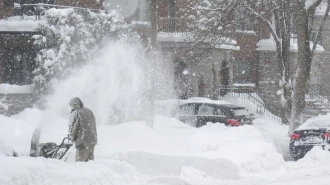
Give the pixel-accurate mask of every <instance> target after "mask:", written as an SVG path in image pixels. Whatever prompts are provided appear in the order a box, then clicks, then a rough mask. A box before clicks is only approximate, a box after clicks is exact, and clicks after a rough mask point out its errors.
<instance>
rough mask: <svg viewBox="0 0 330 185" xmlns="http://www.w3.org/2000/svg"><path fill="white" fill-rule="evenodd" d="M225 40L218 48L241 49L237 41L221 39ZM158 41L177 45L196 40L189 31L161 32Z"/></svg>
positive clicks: (187, 43)
mask: <svg viewBox="0 0 330 185" xmlns="http://www.w3.org/2000/svg"><path fill="white" fill-rule="evenodd" d="M221 40H223V42H222V43H221V44H218V45H216V46H215V48H217V49H224V50H239V46H236V44H237V42H236V41H235V40H233V39H230V38H223V39H221ZM157 41H158V42H162V43H175V44H176V46H177V45H178V44H179V43H184V44H183V45H185V46H187V45H189V44H191V43H193V42H194V39H193V37H192V35H191V34H189V33H188V32H171V33H169V32H159V33H158V35H157Z"/></svg>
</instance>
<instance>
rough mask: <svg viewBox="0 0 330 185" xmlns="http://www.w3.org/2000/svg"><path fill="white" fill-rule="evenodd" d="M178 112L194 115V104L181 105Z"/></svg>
mask: <svg viewBox="0 0 330 185" xmlns="http://www.w3.org/2000/svg"><path fill="white" fill-rule="evenodd" d="M179 114H180V115H194V114H195V105H194V104H189V105H183V106H182V107H181V108H180V111H179Z"/></svg>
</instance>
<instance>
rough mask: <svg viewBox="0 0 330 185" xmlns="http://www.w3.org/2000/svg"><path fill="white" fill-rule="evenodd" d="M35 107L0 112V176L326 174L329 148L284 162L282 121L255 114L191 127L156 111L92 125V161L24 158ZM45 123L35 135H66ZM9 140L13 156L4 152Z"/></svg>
mask: <svg viewBox="0 0 330 185" xmlns="http://www.w3.org/2000/svg"><path fill="white" fill-rule="evenodd" d="M42 114H43V112H41V111H39V110H36V109H26V110H25V111H24V112H22V113H21V114H19V115H16V116H13V117H11V118H8V117H4V116H0V126H1V128H2V129H1V131H0V149H1V150H0V151H1V152H0V174H1V175H0V184H141V185H142V184H170V185H179V184H191V185H193V184H219V183H226V184H240V183H245V184H271V183H274V184H276V183H278V184H282V183H287V182H286V181H291V182H292V184H293V183H295V182H296V179H297V178H298V179H299V178H305V176H310V177H309V179H313V180H315V179H316V178H318V177H321V178H320V179H327V177H326V175H327V174H329V169H330V168H329V164H330V162H329V160H328V159H329V157H330V154H329V153H328V152H324V151H323V150H320V149H317V148H316V149H313V150H312V151H311V152H309V153H308V154H307V156H306V157H305V158H304V159H301V160H299V161H298V162H285V161H284V159H283V156H282V155H286V153H287V148H288V138H287V136H286V131H287V129H288V128H287V127H286V126H280V125H277V124H275V123H271V122H268V121H264V120H262V119H258V120H255V121H254V125H253V126H242V127H226V126H224V125H222V124H209V125H207V126H205V127H202V128H194V127H190V126H188V125H185V124H183V123H181V122H179V121H178V120H176V119H174V118H170V117H165V116H161V115H158V116H156V117H155V125H154V129H153V130H152V129H150V128H149V127H147V126H146V125H145V123H144V122H143V121H135V122H127V123H123V124H120V125H113V126H111V125H98V135H99V144H98V145H97V147H96V151H95V152H96V156H95V158H96V159H95V161H91V162H88V163H74V162H73V161H74V155H75V151H73V152H72V153H71V155H70V156H69V159H68V160H67V162H64V161H59V160H55V159H45V158H31V157H29V156H28V154H29V146H30V139H31V135H32V133H33V130H34V128H35V127H36V122H38V121H40V120H42V116H43V115H42ZM66 126H67V125H66V124H64V123H63V127H66ZM45 127H50V128H52V129H51V132H48V131H49V129H47V128H45V129H44V132H43V133H42V142H49V141H54V142H57V143H59V142H60V140H59V139H60V138H61V137H63V136H64V135H65V132H63V129H62V128H56V127H52V126H51V125H48V126H45ZM54 138H59V139H57V140H53V139H54ZM10 148H11V149H14V150H16V151H17V152H18V154H19V155H20V157H17V158H16V157H12V156H8V155H10V154H11V153H10V152H8V151H9V150H10ZM298 181H299V180H298ZM298 181H297V182H298ZM306 182H309V181H306ZM289 184H290V183H289ZM302 184H304V183H302ZM305 184H308V183H305ZM320 184H322V181H321V182H320ZM325 184H326V183H325Z"/></svg>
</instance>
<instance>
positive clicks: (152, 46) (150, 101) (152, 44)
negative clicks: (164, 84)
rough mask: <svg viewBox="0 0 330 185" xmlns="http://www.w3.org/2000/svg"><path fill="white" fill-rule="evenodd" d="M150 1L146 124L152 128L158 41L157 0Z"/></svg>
mask: <svg viewBox="0 0 330 185" xmlns="http://www.w3.org/2000/svg"><path fill="white" fill-rule="evenodd" d="M148 3H149V11H150V13H149V20H150V24H151V30H150V37H149V57H150V58H151V60H150V62H151V63H150V64H149V65H148V69H147V71H148V74H147V75H148V81H149V87H148V89H147V97H146V98H147V118H146V124H147V126H149V127H150V128H153V126H154V106H155V92H154V88H155V80H154V76H153V75H154V73H153V69H154V67H155V65H154V64H153V63H152V62H155V61H156V60H155V59H154V57H155V55H154V53H155V50H156V43H157V0H148Z"/></svg>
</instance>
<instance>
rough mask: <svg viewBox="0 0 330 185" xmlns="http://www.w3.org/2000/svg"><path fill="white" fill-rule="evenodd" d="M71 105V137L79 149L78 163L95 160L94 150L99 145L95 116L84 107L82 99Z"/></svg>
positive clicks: (72, 102)
mask: <svg viewBox="0 0 330 185" xmlns="http://www.w3.org/2000/svg"><path fill="white" fill-rule="evenodd" d="M69 105H70V106H71V115H70V121H69V135H70V139H71V140H72V141H73V142H74V143H75V147H76V149H77V153H76V162H77V161H82V162H87V161H89V160H94V148H95V145H96V144H97V132H96V123H95V117H94V114H93V112H92V111H91V110H90V109H88V108H86V107H84V104H83V103H82V101H81V100H80V98H77V97H76V98H73V99H72V100H71V101H70V103H69Z"/></svg>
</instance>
